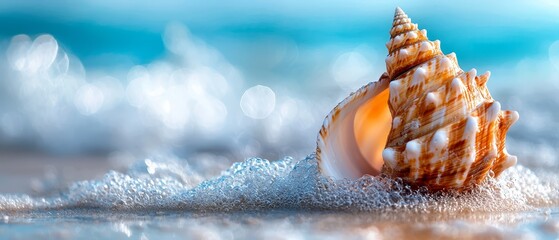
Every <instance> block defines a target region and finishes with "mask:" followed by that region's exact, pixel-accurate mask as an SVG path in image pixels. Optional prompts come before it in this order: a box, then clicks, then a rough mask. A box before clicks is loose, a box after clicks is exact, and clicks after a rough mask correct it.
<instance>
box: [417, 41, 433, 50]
mask: <svg viewBox="0 0 559 240" xmlns="http://www.w3.org/2000/svg"><path fill="white" fill-rule="evenodd" d="M429 50H431V43H429V42H422V43H421V46H419V52H426V51H429Z"/></svg>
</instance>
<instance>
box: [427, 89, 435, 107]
mask: <svg viewBox="0 0 559 240" xmlns="http://www.w3.org/2000/svg"><path fill="white" fill-rule="evenodd" d="M437 103H438V99H437V96H435V94H434V93H432V92H430V93H427V96H426V97H425V106H429V105H431V104H435V106H437Z"/></svg>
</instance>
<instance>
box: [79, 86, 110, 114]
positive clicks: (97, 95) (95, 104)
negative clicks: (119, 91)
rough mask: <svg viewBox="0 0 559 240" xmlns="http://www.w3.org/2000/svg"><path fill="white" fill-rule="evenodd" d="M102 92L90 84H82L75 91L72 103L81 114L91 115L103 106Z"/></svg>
mask: <svg viewBox="0 0 559 240" xmlns="http://www.w3.org/2000/svg"><path fill="white" fill-rule="evenodd" d="M103 100H104V95H103V92H102V91H101V90H100V89H99V88H98V87H96V86H95V85H92V84H85V85H83V86H82V87H81V88H80V89H78V91H77V92H76V96H75V99H74V104H75V105H76V108H77V109H78V111H79V112H80V113H81V114H83V115H86V116H87V115H92V114H94V113H96V112H97V111H98V110H99V109H100V108H101V106H103Z"/></svg>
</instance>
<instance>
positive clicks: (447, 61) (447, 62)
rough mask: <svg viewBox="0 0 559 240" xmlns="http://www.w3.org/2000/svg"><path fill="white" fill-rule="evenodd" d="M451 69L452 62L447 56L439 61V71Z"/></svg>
mask: <svg viewBox="0 0 559 240" xmlns="http://www.w3.org/2000/svg"><path fill="white" fill-rule="evenodd" d="M451 67H452V61H451V60H450V58H448V57H447V56H444V57H443V59H441V69H445V70H446V69H450V68H451Z"/></svg>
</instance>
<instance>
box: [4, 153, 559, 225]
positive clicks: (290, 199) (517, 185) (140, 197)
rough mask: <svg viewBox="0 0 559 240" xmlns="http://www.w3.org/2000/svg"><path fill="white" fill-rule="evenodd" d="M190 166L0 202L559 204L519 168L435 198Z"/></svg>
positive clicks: (547, 186) (30, 205)
mask: <svg viewBox="0 0 559 240" xmlns="http://www.w3.org/2000/svg"><path fill="white" fill-rule="evenodd" d="M203 175H204V174H199V173H198V172H197V169H196V168H193V167H192V166H191V165H190V164H188V162H186V161H184V160H180V159H177V158H173V157H163V158H161V157H156V158H148V159H145V160H142V161H139V162H137V163H135V164H133V166H132V167H131V168H130V169H129V170H128V171H127V172H117V171H110V172H108V173H107V174H105V176H104V177H103V178H101V179H99V180H91V181H82V182H76V183H74V184H72V185H71V186H70V187H69V188H68V189H67V190H65V191H63V192H62V193H61V194H60V195H59V196H55V197H50V198H31V197H29V196H26V195H18V196H14V195H0V210H10V211H18V210H22V209H28V210H29V209H31V210H33V209H35V210H39V209H70V208H76V207H78V208H100V209H112V210H119V209H120V210H143V209H182V210H188V211H232V210H255V209H307V210H313V209H314V210H325V209H327V210H344V211H393V210H398V211H401V212H408V211H409V212H410V213H418V212H429V213H440V214H457V213H460V214H464V213H484V212H495V213H497V212H503V211H507V212H511V211H529V210H535V209H538V208H540V207H542V206H553V204H558V203H559V193H557V191H556V189H557V187H558V185H559V183H558V181H557V179H555V180H553V178H549V179H545V178H540V177H538V176H537V175H536V174H535V173H534V172H532V171H531V170H529V169H527V168H525V167H522V166H516V167H512V168H511V169H509V170H507V171H505V172H504V173H503V174H502V176H501V177H500V178H498V179H493V178H489V179H488V180H487V181H486V182H484V183H483V184H482V185H480V186H479V187H478V188H476V189H475V190H472V191H470V192H463V193H457V192H447V193H439V194H431V193H428V191H427V189H426V188H420V189H412V188H410V187H409V186H407V185H406V184H404V183H402V182H401V181H400V180H398V179H389V178H384V177H372V176H363V177H362V178H360V179H358V180H332V179H330V178H326V177H324V176H322V175H320V174H319V172H318V168H317V161H316V158H314V156H312V155H311V156H309V157H307V158H305V159H303V160H300V161H294V160H293V159H292V158H290V157H286V158H283V159H280V160H278V161H268V160H265V159H260V158H250V159H247V160H246V161H243V162H238V163H235V164H233V165H232V166H231V167H230V168H229V169H228V170H226V171H224V172H222V174H221V175H219V176H217V177H214V178H204V177H202V176H203Z"/></svg>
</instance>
